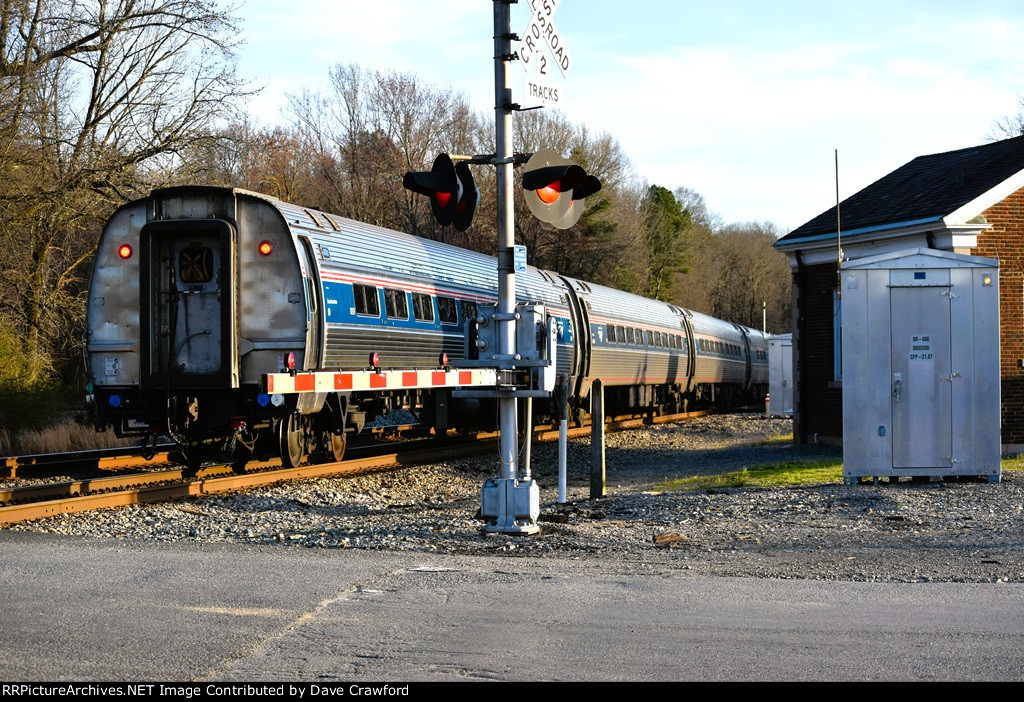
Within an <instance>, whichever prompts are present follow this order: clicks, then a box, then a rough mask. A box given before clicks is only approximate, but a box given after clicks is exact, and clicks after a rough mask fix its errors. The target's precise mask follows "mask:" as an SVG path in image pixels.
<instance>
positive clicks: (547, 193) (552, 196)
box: [537, 180, 562, 205]
mask: <svg viewBox="0 0 1024 702" xmlns="http://www.w3.org/2000/svg"><path fill="white" fill-rule="evenodd" d="M561 185H562V184H561V183H560V182H559V181H557V180H556V181H555V182H554V183H551V184H550V185H546V186H544V187H543V188H537V197H539V198H540V201H541V202H543V203H544V204H545V205H550V204H551V203H552V202H555V201H557V200H558V196H559V195H561V194H562V188H561Z"/></svg>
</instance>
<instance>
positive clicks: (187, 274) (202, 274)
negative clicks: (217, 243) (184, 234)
mask: <svg viewBox="0 0 1024 702" xmlns="http://www.w3.org/2000/svg"><path fill="white" fill-rule="evenodd" d="M178 278H179V279H180V280H181V282H183V283H209V282H210V281H211V280H213V250H212V249H209V248H207V247H205V246H188V247H186V248H184V249H182V250H181V251H180V252H179V253H178Z"/></svg>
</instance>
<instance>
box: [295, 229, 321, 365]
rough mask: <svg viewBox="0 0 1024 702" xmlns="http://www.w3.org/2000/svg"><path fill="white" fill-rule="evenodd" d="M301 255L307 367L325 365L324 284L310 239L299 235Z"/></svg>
mask: <svg viewBox="0 0 1024 702" xmlns="http://www.w3.org/2000/svg"><path fill="white" fill-rule="evenodd" d="M299 244H300V246H299V256H300V261H301V264H302V278H303V288H304V289H305V297H306V359H305V363H306V369H316V368H323V367H324V343H323V340H324V335H325V331H326V330H325V329H324V315H323V309H324V304H323V286H321V285H320V276H319V271H318V269H317V265H316V259H315V258H314V256H313V245H312V244H311V243H310V241H309V239H308V238H306V237H304V236H300V237H299Z"/></svg>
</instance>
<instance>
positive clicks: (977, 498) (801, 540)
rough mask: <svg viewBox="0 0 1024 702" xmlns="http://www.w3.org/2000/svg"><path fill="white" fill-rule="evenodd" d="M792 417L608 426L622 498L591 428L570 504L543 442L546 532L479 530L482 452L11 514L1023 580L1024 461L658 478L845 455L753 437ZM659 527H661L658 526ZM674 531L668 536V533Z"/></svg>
mask: <svg viewBox="0 0 1024 702" xmlns="http://www.w3.org/2000/svg"><path fill="white" fill-rule="evenodd" d="M791 428H792V427H791V422H790V421H789V420H787V419H765V418H764V417H763V416H761V415H756V414H747V415H728V416H710V417H703V418H700V419H695V420H690V421H688V422H684V423H681V424H664V425H657V426H650V427H645V428H642V429H637V430H631V431H625V432H617V433H614V434H610V435H608V438H607V452H606V462H607V475H608V496H607V497H605V498H602V499H595V500H591V499H588V495H589V461H590V444H589V440H574V441H571V442H570V445H569V502H568V503H567V504H565V505H559V504H558V503H557V445H556V444H554V443H551V444H540V445H538V444H536V443H535V444H534V446H533V456H532V466H533V475H534V478H535V479H536V480H537V482H538V484H539V485H540V486H541V506H542V519H543V520H545V521H543V522H542V533H541V534H540V535H539V536H530V537H514V536H506V535H501V534H485V533H482V532H481V525H482V523H481V522H480V521H479V520H477V519H475V514H476V512H477V509H478V507H479V499H480V488H481V486H482V484H483V481H484V480H485V479H486V478H488V477H496V474H497V471H498V467H497V457H496V456H494V455H483V456H480V457H475V458H466V459H458V460H452V461H449V462H445V463H439V464H435V465H429V466H419V467H415V468H410V469H404V470H401V471H395V472H387V473H378V474H373V475H364V476H361V477H357V478H338V479H320V480H316V481H305V482H295V483H288V484H280V485H276V486H273V487H268V488H263V489H259V490H253V491H251V492H248V493H244V494H237V495H231V496H223V497H212V498H202V499H195V500H187V501H177V502H171V503H163V504H159V505H150V506H138V507H126V508H120V509H113V510H104V511H100V512H88V513H82V514H73V515H62V516H59V517H54V518H51V519H44V520H38V521H35V522H31V523H26V524H18V525H13V526H10V527H7V528H9V529H15V530H28V531H41V532H51V533H58V534H68V535H87V536H94V537H96V536H98V537H108V538H118V539H149V540H157V541H204V542H238V543H254V544H268V543H270V544H279V545H280V546H281V547H291V548H302V547H304V548H312V549H318V548H322V549H345V548H356V549H377V550H403V551H421V552H438V553H452V554H462V555H491V556H493V555H505V556H508V557H520V556H530V557H540V558H543V557H545V556H558V557H560V558H564V557H567V556H568V557H570V558H580V559H593V560H595V561H599V562H600V563H601V565H602V567H603V568H605V569H607V570H609V571H611V572H614V571H619V572H638V571H639V572H652V573H657V572H665V571H670V570H671V571H676V570H684V571H689V572H692V573H694V574H701V575H721V576H740V577H765V578H800V579H816V580H857V581H886V582H1024V475H1022V474H1020V473H1016V472H1004V474H1003V481H1002V482H1001V483H994V484H989V483H984V482H910V481H908V480H904V481H902V482H899V483H897V484H885V483H884V482H883V483H882V484H880V485H877V486H876V485H870V484H868V485H856V486H846V485H842V484H840V483H835V484H828V485H816V486H807V487H788V488H713V489H702V490H695V491H688V492H658V491H657V490H656V489H655V488H656V487H657V486H658V485H660V484H661V483H663V482H664V481H665V480H671V479H676V478H681V477H686V476H691V475H700V474H705V475H713V474H723V473H728V472H731V471H735V470H739V469H741V468H744V467H750V466H754V465H758V464H764V463H775V462H781V461H788V460H801V459H813V458H822V457H834V458H836V459H837V460H838V459H841V451H840V450H838V449H835V448H826V447H795V446H792V445H791V444H788V443H771V444H769V445H756V444H757V442H759V441H761V440H763V439H766V438H771V437H776V436H779V435H782V434H785V433H788V432H789V431H790V430H791ZM659 535H660V536H659ZM656 539H657V540H658V541H662V542H664V543H656Z"/></svg>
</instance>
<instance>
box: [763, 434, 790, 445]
mask: <svg viewBox="0 0 1024 702" xmlns="http://www.w3.org/2000/svg"><path fill="white" fill-rule="evenodd" d="M792 443H793V435H792V434H783V435H782V436H772V437H769V438H767V439H762V440H761V441H758V442H757V443H755V444H754V446H785V445H789V444H792Z"/></svg>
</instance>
